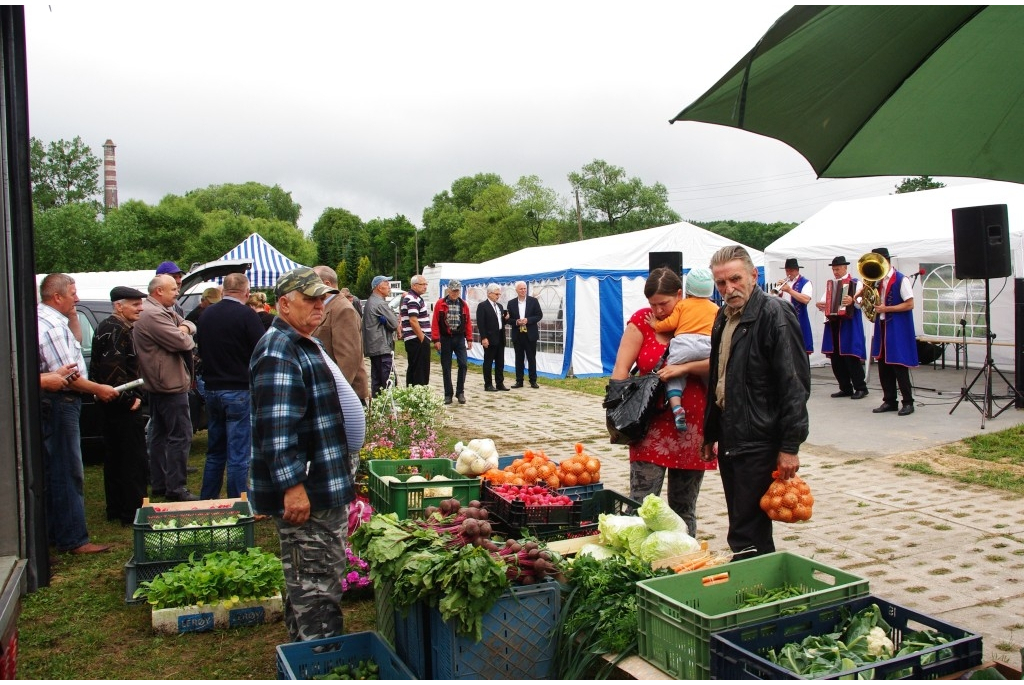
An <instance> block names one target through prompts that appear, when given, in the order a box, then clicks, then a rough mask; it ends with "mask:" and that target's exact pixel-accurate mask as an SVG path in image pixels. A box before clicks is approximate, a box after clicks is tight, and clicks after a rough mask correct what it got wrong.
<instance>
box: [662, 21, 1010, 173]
mask: <svg viewBox="0 0 1024 685" xmlns="http://www.w3.org/2000/svg"><path fill="white" fill-rule="evenodd" d="M672 121H673V122H676V121H700V122H707V123H711V124H721V125H723V126H732V127H735V128H740V129H743V130H746V131H752V132H754V133H759V134H761V135H765V136H768V137H771V138H776V139H778V140H781V141H782V142H784V143H786V144H788V145H790V146H791V147H793V148H794V149H796V150H797V151H798V152H799V153H800V154H802V155H803V156H804V157H806V158H807V160H808V161H809V162H810V164H811V166H812V167H814V170H815V172H817V174H818V176H819V177H830V178H850V177H857V176H898V175H915V176H919V175H930V176H967V177H976V178H989V179H997V180H1004V181H1014V182H1018V183H1020V182H1024V7H1020V6H984V5H982V6H978V5H975V6H847V5H840V6H828V7H806V6H802V7H794V8H793V9H791V10H790V11H789V12H787V13H786V14H785V15H783V16H782V17H781V18H780V19H779V20H778V21H777V22H776V23H775V25H774V26H772V27H771V29H769V30H768V33H766V34H765V35H764V37H763V38H762V39H761V40H760V41H759V42H758V44H757V45H755V46H754V48H753V49H752V50H751V51H750V52H749V53H748V54H747V56H746V57H744V58H743V59H742V60H740V62H739V63H738V64H736V66H734V67H733V68H732V69H731V70H730V71H729V72H728V73H727V74H726V75H725V76H723V77H722V78H721V80H719V82H718V83H716V84H715V85H714V86H713V87H712V88H711V89H710V90H709V91H708V92H707V93H705V94H704V95H702V96H701V97H700V98H699V99H698V100H697V101H696V102H694V103H693V104H691V105H690V106H689V107H687V108H686V109H684V110H683V111H682V112H680V113H679V114H678V115H677V116H676V117H675V118H674V119H672Z"/></svg>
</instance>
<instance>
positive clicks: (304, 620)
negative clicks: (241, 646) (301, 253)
mask: <svg viewBox="0 0 1024 685" xmlns="http://www.w3.org/2000/svg"><path fill="white" fill-rule="evenodd" d="M337 292H338V291H337V289H335V288H330V287H328V286H327V285H324V282H323V281H322V280H320V277H319V276H317V275H316V272H314V271H313V270H312V269H310V268H307V267H300V268H298V269H293V270H291V271H289V272H287V273H285V274H284V275H282V276H281V278H280V279H278V281H277V285H276V286H275V288H274V294H275V296H276V298H277V312H278V316H277V318H276V319H275V320H274V323H273V325H272V326H271V327H270V329H269V330H268V331H267V332H266V334H265V335H264V336H263V337H262V338H261V339H260V342H259V344H258V345H257V346H256V349H255V351H254V352H253V355H252V359H251V361H250V364H249V379H250V386H251V390H252V405H251V412H250V415H251V418H252V481H253V492H252V495H253V505H254V506H255V508H256V511H257V512H259V513H262V514H270V515H272V516H273V517H274V523H275V524H276V525H277V530H278V535H279V537H280V539H281V562H282V564H283V566H284V575H285V585H286V589H285V622H286V624H287V626H288V632H289V634H290V636H291V638H292V640H295V641H299V640H316V639H320V638H325V637H333V636H335V635H342V634H343V633H344V626H343V621H342V612H341V581H342V578H343V576H344V574H345V546H346V537H347V535H348V503H349V502H351V501H352V500H353V499H354V498H355V489H354V486H353V483H354V477H355V472H356V469H357V467H358V465H359V450H360V449H361V448H362V445H363V437H364V435H365V432H366V418H365V415H364V414H363V407H362V404H361V403H360V401H359V398H358V397H357V396H356V393H355V391H353V390H352V387H351V386H350V385H349V384H348V381H346V380H345V377H344V375H342V372H341V370H340V369H339V368H338V366H337V365H336V364H335V363H334V361H333V360H331V358H330V356H329V355H328V354H327V352H326V351H325V350H324V348H323V345H321V344H320V341H319V340H317V339H316V338H314V337H313V335H312V334H313V331H314V330H316V327H317V326H318V325H319V324H320V322H321V321H322V320H323V315H324V298H325V296H326V295H327V294H328V293H337Z"/></svg>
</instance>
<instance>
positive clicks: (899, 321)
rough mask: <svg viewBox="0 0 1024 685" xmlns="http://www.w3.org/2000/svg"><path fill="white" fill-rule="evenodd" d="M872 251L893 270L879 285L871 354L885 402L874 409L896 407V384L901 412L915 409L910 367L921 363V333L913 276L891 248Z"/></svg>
mask: <svg viewBox="0 0 1024 685" xmlns="http://www.w3.org/2000/svg"><path fill="white" fill-rule="evenodd" d="M872 252H875V253H877V254H880V255H882V256H883V257H885V261H886V262H888V263H889V271H888V273H886V274H885V276H884V277H883V278H882V280H881V281H879V283H878V285H877V286H876V287H877V288H878V294H879V299H880V301H881V304H878V305H875V313H876V316H875V332H874V335H873V336H872V338H871V358H872V359H874V360H875V361H876V362H878V380H879V382H880V383H881V384H882V404H881V406H879V407H878V408H876V409H872V410H871V411H872V412H873V413H875V414H881V413H883V412H887V411H896V409H897V406H896V387H897V385H898V386H899V389H900V395H901V396H902V398H903V406H902V407H899V415H900V416H907V415H908V414H913V413H914V393H913V387H912V386H911V385H910V367H912V366H917V363H918V362H917V333H915V331H914V290H913V286H912V285H911V283H910V279H908V278H907V277H906V276H904V275H903V274H901V273H900V272H899V271H897V270H896V269H895V268H893V266H892V260H891V259H890V258H889V250H888V249H887V248H884V247H876V248H875V249H874V250H872Z"/></svg>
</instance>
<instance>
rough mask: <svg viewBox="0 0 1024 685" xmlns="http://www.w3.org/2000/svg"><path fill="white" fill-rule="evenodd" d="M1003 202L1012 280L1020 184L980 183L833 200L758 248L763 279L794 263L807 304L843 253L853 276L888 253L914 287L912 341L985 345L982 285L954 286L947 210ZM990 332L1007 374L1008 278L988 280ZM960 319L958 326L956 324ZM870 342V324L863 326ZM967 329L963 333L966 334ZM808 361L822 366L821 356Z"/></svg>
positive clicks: (1020, 234)
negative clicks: (810, 291) (865, 261)
mask: <svg viewBox="0 0 1024 685" xmlns="http://www.w3.org/2000/svg"><path fill="white" fill-rule="evenodd" d="M994 204H1005V205H1007V210H1008V216H1009V235H1010V246H1009V248H1010V258H1011V261H1012V263H1013V275H1014V277H1016V278H1021V277H1022V276H1024V186H1022V185H1020V184H1016V183H1002V182H995V181H985V182H979V183H973V184H970V185H962V186H954V187H946V188H937V189H934V190H927V191H919V192H916V193H903V194H899V195H886V196H884V197H874V198H866V199H862V200H848V201H843V202H833V203H832V204H830V205H828V206H827V207H825V208H824V209H822V210H821V211H820V212H818V213H817V214H815V215H814V216H812V217H810V218H809V219H807V220H806V221H804V222H803V223H802V224H800V225H799V226H797V227H796V228H794V229H793V230H792V231H790V232H789V233H787V234H786V235H784V236H782V237H781V238H779V239H778V240H776V241H775V242H774V243H772V244H771V245H769V246H768V247H767V248H765V253H764V259H765V278H766V280H767V281H768V282H769V283H774V282H775V281H777V280H779V279H780V278H783V277H785V272H784V270H783V268H782V267H783V263H784V262H785V260H786V258H787V257H796V258H797V260H798V261H799V262H800V265H801V266H802V267H803V269H802V271H801V273H802V274H803V275H804V276H806V277H807V278H808V279H810V280H811V282H812V284H813V286H814V300H815V301H817V300H818V299H820V297H821V295H822V293H824V285H825V282H826V281H827V280H828V279H831V278H832V270H831V268H830V263H831V261H832V258H833V257H835V256H837V255H843V256H845V257H846V259H847V261H849V262H850V267H849V268H850V270H851V273H854V274H855V275H856V264H857V260H858V259H859V258H860V257H861V255H863V254H864V253H866V252H870V251H871V250H872V249H874V248H876V247H887V248H888V249H889V254H890V255H892V261H893V265H894V266H895V267H896V268H897V269H898V270H899V271H900V272H902V273H903V274H906V275H907V276H909V277H911V278H912V279H913V281H914V301H915V302H914V325H915V326H916V328H917V332H918V335H919V336H925V338H926V339H927V338H928V337H939V338H958V339H959V338H961V337H962V336H963V335H964V333H966V334H967V338H968V339H969V340H973V341H977V340H978V339H979V338H980V339H982V340H983V339H984V335H985V331H984V304H985V302H984V300H985V289H984V281H957V280H956V279H955V277H954V268H953V265H954V264H955V256H954V254H953V219H952V210H953V209H955V208H959V207H976V206H982V205H994ZM989 286H990V290H991V300H992V302H991V320H992V332H993V333H995V334H996V341H997V346H996V347H995V348H993V355H992V356H993V359H994V360H995V361H996V364H997V365H999V366H1000V367H1001V368H1002V369H1003V370H1004V371H1008V372H1010V373H1012V372H1013V362H1014V352H1013V347H1012V346H1009V345H1007V343H1013V341H1014V306H1013V304H1014V303H1013V298H1014V283H1013V278H998V279H992V280H990V282H989ZM961 319H964V320H965V321H967V325H966V326H965V327H962V326H961V325H960V323H959V322H960V320H961ZM811 323H812V327H813V330H814V341H815V343H814V349H815V350H820V349H821V336H822V334H823V332H824V317H823V316H822V314H821V313H820V312H819V311H818V310H817V309H814V310H813V311H812V313H811ZM865 324H867V325H866V326H865V328H866V336H867V337H868V341H869V344H870V336H871V330H872V327H871V325H870V324H869V323H868V322H866V321H865ZM965 329H966V330H965ZM968 350H969V360H970V363H971V366H977V365H979V364H980V363H981V362H983V361H984V357H985V353H984V346H979V345H975V344H971V345H970V347H969V348H968ZM811 362H812V364H813V363H822V364H824V363H827V360H826V359H825V357H824V356H823V355H822V354H821V353H820V352H817V351H816V352H815V354H814V355H813V356H812V357H811Z"/></svg>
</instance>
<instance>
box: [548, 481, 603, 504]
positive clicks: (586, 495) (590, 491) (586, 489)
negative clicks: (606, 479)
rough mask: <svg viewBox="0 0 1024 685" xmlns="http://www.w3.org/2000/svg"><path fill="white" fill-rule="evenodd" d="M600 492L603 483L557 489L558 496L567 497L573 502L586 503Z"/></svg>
mask: <svg viewBox="0 0 1024 685" xmlns="http://www.w3.org/2000/svg"><path fill="white" fill-rule="evenodd" d="M602 490H604V484H603V483H591V484H590V485H572V486H569V487H565V488H558V494H559V495H567V496H568V497H571V498H572V499H573V500H579V501H581V502H586V501H587V500H589V499H591V498H592V497H593V496H594V495H596V494H597V493H599V492H601V491H602Z"/></svg>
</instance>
